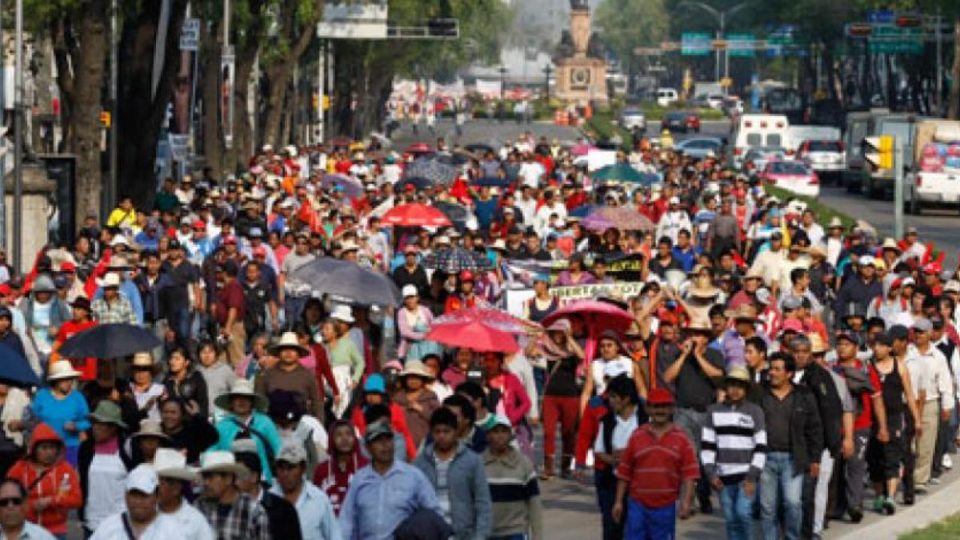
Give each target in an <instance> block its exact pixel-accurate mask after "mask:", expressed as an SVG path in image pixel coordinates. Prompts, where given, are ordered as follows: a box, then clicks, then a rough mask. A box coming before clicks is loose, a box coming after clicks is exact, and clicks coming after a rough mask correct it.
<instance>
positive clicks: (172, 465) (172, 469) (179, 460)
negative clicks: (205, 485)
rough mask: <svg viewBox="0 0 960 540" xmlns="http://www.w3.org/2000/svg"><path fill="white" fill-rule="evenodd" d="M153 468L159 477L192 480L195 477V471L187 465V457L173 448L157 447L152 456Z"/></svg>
mask: <svg viewBox="0 0 960 540" xmlns="http://www.w3.org/2000/svg"><path fill="white" fill-rule="evenodd" d="M153 468H154V469H155V470H156V471H157V476H159V477H160V478H172V479H174V480H183V481H184V482H193V481H195V480H196V479H197V472H196V471H195V470H194V469H192V468H191V467H187V457H186V456H184V455H183V454H181V453H180V452H178V451H177V450H175V449H173V448H157V453H156V454H154V456H153Z"/></svg>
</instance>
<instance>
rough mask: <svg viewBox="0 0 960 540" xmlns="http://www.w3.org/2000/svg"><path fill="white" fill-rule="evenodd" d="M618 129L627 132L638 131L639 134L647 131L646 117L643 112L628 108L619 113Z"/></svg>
mask: <svg viewBox="0 0 960 540" xmlns="http://www.w3.org/2000/svg"><path fill="white" fill-rule="evenodd" d="M619 124H620V127H622V128H623V129H625V130H627V131H633V130H634V128H636V129H639V130H640V133H643V132H644V131H646V130H647V117H646V115H645V114H643V111H641V110H640V109H637V108H635V107H628V108H625V109H623V111H621V112H620V121H619Z"/></svg>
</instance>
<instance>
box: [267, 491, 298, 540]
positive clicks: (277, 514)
mask: <svg viewBox="0 0 960 540" xmlns="http://www.w3.org/2000/svg"><path fill="white" fill-rule="evenodd" d="M260 489H261V490H263V491H262V493H263V498H261V499H260V506H263V509H264V510H266V511H267V520H268V521H269V522H270V538H283V539H284V540H287V539H289V540H301V539H302V538H303V537H302V536H301V535H300V518H298V517H297V509H296V508H294V506H293V505H292V504H290V502H289V501H287V500H286V499H284V498H283V497H280V496H279V495H274V494H273V493H270V492H269V491H267V490H266V489H267V487H266V486H263V487H261V488H260Z"/></svg>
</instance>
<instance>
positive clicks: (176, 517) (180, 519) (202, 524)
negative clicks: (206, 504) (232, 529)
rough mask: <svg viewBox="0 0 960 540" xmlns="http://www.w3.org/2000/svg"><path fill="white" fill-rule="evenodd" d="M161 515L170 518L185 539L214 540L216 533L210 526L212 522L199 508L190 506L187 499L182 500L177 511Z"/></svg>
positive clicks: (161, 513)
mask: <svg viewBox="0 0 960 540" xmlns="http://www.w3.org/2000/svg"><path fill="white" fill-rule="evenodd" d="M160 515H162V516H164V517H165V518H167V519H168V520H170V521H171V522H172V523H174V525H175V526H176V527H177V531H179V533H180V538H183V539H184V540H213V539H214V538H215V535H214V534H213V529H211V528H210V522H208V521H207V518H205V517H203V514H201V513H200V511H199V510H197V509H196V508H194V507H193V506H190V504H189V503H188V502H187V501H181V502H180V508H177V511H176V512H172V513H169V514H167V513H164V512H160Z"/></svg>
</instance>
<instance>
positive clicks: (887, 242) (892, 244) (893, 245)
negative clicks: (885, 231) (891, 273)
mask: <svg viewBox="0 0 960 540" xmlns="http://www.w3.org/2000/svg"><path fill="white" fill-rule="evenodd" d="M888 249H890V250H893V251H896V252H897V253H902V252H903V250H902V249H900V246H898V245H897V241H896V240H894V239H893V238H890V237H889V236H888V237H887V238H884V239H883V245H881V246H880V250H881V251H886V250H888Z"/></svg>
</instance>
